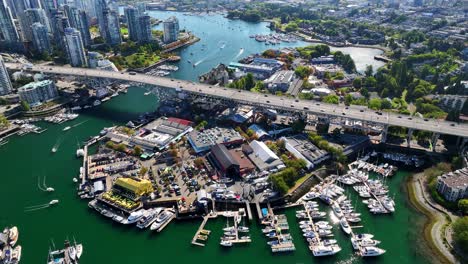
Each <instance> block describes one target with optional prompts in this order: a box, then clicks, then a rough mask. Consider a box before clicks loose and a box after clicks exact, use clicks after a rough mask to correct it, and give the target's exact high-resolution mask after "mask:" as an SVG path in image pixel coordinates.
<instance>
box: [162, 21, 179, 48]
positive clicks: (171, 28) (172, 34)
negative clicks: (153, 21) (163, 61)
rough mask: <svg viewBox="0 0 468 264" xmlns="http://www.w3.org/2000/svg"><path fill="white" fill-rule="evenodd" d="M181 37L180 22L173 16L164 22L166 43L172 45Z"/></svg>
mask: <svg viewBox="0 0 468 264" xmlns="http://www.w3.org/2000/svg"><path fill="white" fill-rule="evenodd" d="M178 36H179V20H177V18H176V17H175V16H172V17H170V18H168V19H166V20H165V21H164V42H165V43H171V42H174V41H176V40H177V38H178Z"/></svg>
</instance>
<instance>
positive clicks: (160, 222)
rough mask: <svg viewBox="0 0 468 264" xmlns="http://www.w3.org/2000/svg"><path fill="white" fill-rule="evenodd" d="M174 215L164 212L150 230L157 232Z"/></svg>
mask: <svg viewBox="0 0 468 264" xmlns="http://www.w3.org/2000/svg"><path fill="white" fill-rule="evenodd" d="M173 215H174V213H173V212H171V211H163V212H162V213H161V214H159V215H158V218H157V219H156V222H154V223H153V224H152V225H151V227H150V230H157V229H159V228H160V227H161V226H162V225H163V224H164V223H166V222H167V221H168V220H169V219H171V217H172V216H173Z"/></svg>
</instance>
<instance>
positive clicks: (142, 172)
mask: <svg viewBox="0 0 468 264" xmlns="http://www.w3.org/2000/svg"><path fill="white" fill-rule="evenodd" d="M147 172H148V168H146V167H141V169H140V171H139V172H138V174H139V175H140V176H145V174H146V173H147Z"/></svg>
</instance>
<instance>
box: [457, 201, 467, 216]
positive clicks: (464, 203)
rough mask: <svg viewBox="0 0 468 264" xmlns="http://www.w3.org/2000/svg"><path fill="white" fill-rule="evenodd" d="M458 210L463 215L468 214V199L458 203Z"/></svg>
mask: <svg viewBox="0 0 468 264" xmlns="http://www.w3.org/2000/svg"><path fill="white" fill-rule="evenodd" d="M458 209H459V210H460V211H462V212H463V214H465V215H467V214H468V199H461V200H460V201H458Z"/></svg>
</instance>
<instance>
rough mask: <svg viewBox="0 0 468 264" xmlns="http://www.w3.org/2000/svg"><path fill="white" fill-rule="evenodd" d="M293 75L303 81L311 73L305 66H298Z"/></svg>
mask: <svg viewBox="0 0 468 264" xmlns="http://www.w3.org/2000/svg"><path fill="white" fill-rule="evenodd" d="M294 73H296V75H297V76H299V77H300V78H301V79H304V78H307V77H308V76H309V75H310V74H311V73H312V70H311V69H310V68H309V67H307V66H303V65H300V66H297V68H296V69H295V70H294Z"/></svg>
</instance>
